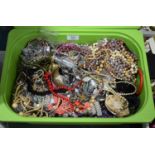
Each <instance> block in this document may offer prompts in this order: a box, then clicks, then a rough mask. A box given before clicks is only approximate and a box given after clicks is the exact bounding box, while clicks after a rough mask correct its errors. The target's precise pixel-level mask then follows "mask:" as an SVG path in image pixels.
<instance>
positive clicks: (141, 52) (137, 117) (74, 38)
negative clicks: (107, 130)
mask: <svg viewBox="0 0 155 155" xmlns="http://www.w3.org/2000/svg"><path fill="white" fill-rule="evenodd" d="M105 37H107V38H116V39H117V38H118V39H122V40H124V42H125V43H126V45H127V46H128V48H129V49H130V50H131V51H133V52H135V53H136V55H137V56H138V58H139V66H140V67H141V68H142V71H143V76H144V86H143V91H142V93H141V95H140V106H139V109H138V111H137V112H136V113H135V114H133V115H130V116H128V117H123V118H89V117H83V118H63V117H61V118H60V117H59V118H56V117H49V118H46V117H44V118H39V117H37V118H35V117H26V116H20V115H18V114H17V113H15V112H14V111H13V110H12V109H11V107H10V104H11V103H10V99H11V95H12V88H13V86H14V83H15V79H16V69H17V64H18V60H19V55H20V53H21V50H22V49H23V48H24V47H25V46H26V44H27V43H28V42H29V41H31V40H33V39H35V38H43V39H48V40H50V41H59V42H66V41H68V40H70V41H71V42H77V43H93V42H96V41H98V40H100V39H103V38H105ZM154 116H155V112H154V104H153V97H152V92H151V86H150V78H149V72H148V65H147V59H146V54H145V48H144V41H143V36H142V34H141V32H139V31H138V30H137V27H101V26H100V27H88V26H86V27H76V26H75V27H69V26H67V27H62V26H58V27H29V28H27V27H19V28H17V27H16V29H14V30H12V31H11V32H10V33H9V36H8V42H7V48H6V54H5V60H4V64H3V71H2V78H1V85H0V121H7V122H28V123H50V124H61V125H62V124H91V125H95V124H118V123H119V124H122V123H145V122H150V121H152V120H153V119H154Z"/></svg>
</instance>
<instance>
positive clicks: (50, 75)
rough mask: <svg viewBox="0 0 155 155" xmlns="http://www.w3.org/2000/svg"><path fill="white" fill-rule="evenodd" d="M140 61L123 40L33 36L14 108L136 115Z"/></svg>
mask: <svg viewBox="0 0 155 155" xmlns="http://www.w3.org/2000/svg"><path fill="white" fill-rule="evenodd" d="M137 61H138V60H137V57H136V55H135V54H134V53H132V52H131V51H130V50H129V49H128V48H127V46H126V45H125V43H124V42H123V41H122V40H116V39H106V38H105V39H103V40H100V41H98V42H96V43H93V44H89V45H88V44H83V45H80V44H74V43H62V44H54V45H53V44H51V43H49V42H48V41H46V40H41V39H35V40H32V41H30V42H29V43H28V44H27V46H26V47H25V48H24V49H23V50H22V53H21V57H20V63H19V67H18V71H17V73H18V76H17V79H16V85H15V87H14V90H13V96H12V108H13V109H14V111H15V112H17V113H19V115H22V116H33V117H125V116H128V115H131V114H133V113H135V112H136V111H137V109H138V106H139V98H138V95H136V92H137V86H136V78H137V75H138V74H137V73H138V66H137V63H138V62H137Z"/></svg>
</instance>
